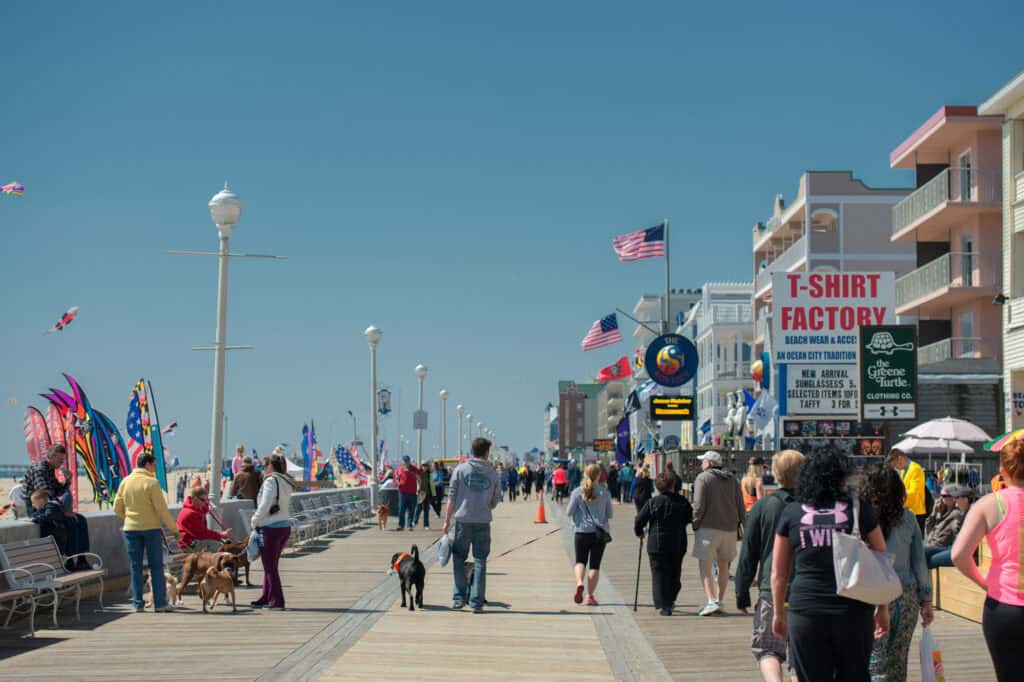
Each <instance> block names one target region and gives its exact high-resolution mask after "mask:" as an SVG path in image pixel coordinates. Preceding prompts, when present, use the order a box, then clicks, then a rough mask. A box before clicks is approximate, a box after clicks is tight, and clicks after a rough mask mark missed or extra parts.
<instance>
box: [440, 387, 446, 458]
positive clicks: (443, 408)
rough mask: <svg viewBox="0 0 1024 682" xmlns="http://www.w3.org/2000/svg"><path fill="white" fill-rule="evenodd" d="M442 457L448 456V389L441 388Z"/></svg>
mask: <svg viewBox="0 0 1024 682" xmlns="http://www.w3.org/2000/svg"><path fill="white" fill-rule="evenodd" d="M440 395H441V459H447V458H448V434H447V429H448V409H447V407H446V403H447V402H448V391H446V390H445V389H443V388H442V389H441V393H440Z"/></svg>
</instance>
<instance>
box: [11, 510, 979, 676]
mask: <svg viewBox="0 0 1024 682" xmlns="http://www.w3.org/2000/svg"><path fill="white" fill-rule="evenodd" d="M535 508H536V503H528V504H526V503H522V502H517V503H515V504H505V505H502V506H500V507H499V508H498V510H497V512H496V519H495V525H494V528H493V541H492V552H491V560H490V562H489V577H488V587H487V593H488V599H489V602H490V603H489V605H488V608H487V609H486V611H485V613H483V614H479V615H476V614H473V613H471V612H469V611H468V610H465V611H460V612H453V611H451V610H450V609H449V606H450V604H451V591H452V581H451V573H450V568H449V569H441V568H440V567H438V566H436V565H434V562H433V555H434V553H433V551H432V550H430V549H428V547H429V546H430V545H431V543H432V542H433V541H434V540H436V539H437V537H438V535H439V524H437V522H436V521H434V526H433V528H432V530H431V531H429V532H428V531H423V530H422V529H417V530H416V531H415V532H414V533H408V532H403V533H397V532H392V531H388V532H385V533H380V532H379V531H378V530H377V529H376V527H373V528H370V527H369V526H364V527H362V528H360V529H356V530H354V531H352V532H346V533H339V534H337V535H336V537H334V538H330V539H326V540H324V541H322V542H319V543H317V544H315V545H314V546H311V547H309V548H308V549H305V550H303V551H298V552H289V553H288V554H286V558H285V559H284V561H283V562H282V575H283V579H284V583H285V594H286V597H287V603H288V610H287V611H283V612H272V611H265V610H252V609H250V608H249V607H248V602H249V601H251V600H253V599H255V598H256V596H257V595H258V588H248V589H246V588H242V589H241V590H240V591H239V592H238V597H239V604H240V607H239V611H238V612H237V613H231V611H230V610H229V609H228V610H223V609H222V607H220V606H218V610H217V612H216V613H212V614H207V615H204V614H203V613H202V612H201V610H200V609H199V608H198V607H199V602H198V598H197V597H196V596H195V595H194V594H191V593H190V594H188V595H186V597H185V604H186V608H185V610H182V611H179V612H176V613H170V614H154V613H143V614H136V613H133V612H131V609H130V607H129V604H128V603H127V601H126V600H125V598H124V595H116V596H113V597H111V598H110V599H108V604H113V606H110V607H108V610H107V612H105V613H102V614H101V613H94V612H92V608H93V606H94V602H86V603H84V604H83V618H82V622H81V623H75V621H74V614H73V611H72V610H70V609H65V610H63V611H62V617H61V622H62V627H61V628H60V629H52V628H47V627H46V625H47V623H48V621H47V620H46V617H45V614H43V613H40V614H38V618H37V625H38V626H39V627H40V628H41V629H40V630H39V631H38V634H37V637H36V638H35V639H34V640H33V639H22V638H20V637H19V635H20V634H21V633H22V632H23V631H24V626H23V624H19V623H15V624H14V626H13V627H12V629H11V630H10V631H6V632H4V631H0V678H2V679H30V680H60V681H61V682H63V681H64V680H67V679H75V680H103V681H104V682H106V681H107V680H110V679H120V680H165V679H167V680H169V679H230V680H256V679H263V680H312V679H324V680H370V679H374V680H377V679H390V678H396V679H403V678H410V677H411V678H413V679H422V680H432V679H450V680H459V679H467V680H469V679H498V680H532V679H537V680H540V679H545V680H550V679H566V680H665V679H678V680H744V681H746V680H756V679H758V676H757V674H756V671H755V668H754V662H753V659H752V658H751V657H750V653H749V642H750V624H751V620H750V617H747V616H741V615H737V614H735V612H733V613H732V614H730V615H728V616H725V617H714V618H699V617H697V616H696V615H694V614H696V612H697V610H698V609H699V607H700V605H701V602H702V597H701V596H700V595H701V591H700V589H699V586H698V580H697V571H696V562H695V561H694V560H693V559H691V558H690V557H687V559H686V560H685V562H684V570H683V575H684V581H683V582H684V586H683V592H682V595H681V599H680V602H681V609H680V611H679V612H678V613H677V615H676V616H674V617H672V618H664V617H661V616H657V615H655V614H654V611H653V608H652V607H651V605H650V587H649V575H650V574H649V569H648V566H647V562H646V555H645V556H644V561H643V565H642V569H641V585H640V610H639V611H638V612H637V613H636V614H633V612H632V602H633V588H634V579H635V576H636V565H637V564H636V562H637V549H638V543H637V542H636V540H635V539H634V538H633V536H632V530H631V528H630V526H631V523H632V506H630V505H623V506H616V507H615V511H616V513H617V516H616V518H615V520H614V528H613V530H614V535H615V541H614V542H613V543H612V544H611V545H610V546H609V548H608V551H607V553H606V560H605V566H604V570H603V572H602V573H603V576H602V584H601V587H600V589H599V591H598V598H599V600H600V601H601V605H600V606H598V607H589V608H588V607H585V606H577V605H576V604H574V603H572V600H571V595H572V586H573V581H572V576H571V561H570V558H569V555H570V552H569V551H568V550H569V548H570V546H571V536H570V534H569V532H567V530H566V528H565V527H564V526H562V525H561V524H560V521H564V519H563V518H562V516H561V515H560V514H559V513H558V512H557V511H556V510H554V509H552V508H551V507H550V506H549V513H548V519H549V521H551V523H549V524H548V525H546V526H540V525H535V524H534V523H533V519H534V512H535ZM392 523H393V521H392ZM557 529H561V530H557ZM552 531H555V532H553V533H552ZM530 540H534V541H533V542H530V543H529V544H526V545H524V546H520V545H523V543H526V542H527V541H530ZM413 542H416V543H417V544H418V545H419V546H420V548H421V550H422V554H423V558H424V559H425V560H426V561H427V564H428V577H427V585H426V591H425V597H426V600H425V601H426V608H424V609H423V610H422V611H419V610H418V611H416V612H415V613H410V612H409V611H407V610H403V609H401V608H399V606H398V588H397V582H396V580H397V579H396V578H395V577H393V576H392V577H388V576H386V575H385V570H386V568H387V561H388V559H389V558H390V557H391V555H392V554H393V553H394V552H396V551H401V550H406V549H408V547H409V545H410V544H412V543H413ZM513 548H515V549H513ZM509 549H512V550H513V551H511V552H508V553H507V554H504V555H503V556H499V555H502V553H503V552H505V551H506V550H509ZM261 579H262V574H261V572H260V571H259V570H258V568H255V569H254V571H253V580H254V582H258V581H260V580H261ZM731 604H734V602H733V599H732V597H731V595H730V597H729V598H728V599H727V603H726V605H727V606H729V605H731ZM731 610H733V611H734V609H731ZM935 634H936V636H937V638H938V640H939V642H940V644H941V645H942V647H943V654H944V658H945V661H946V670H947V679H950V680H971V681H972V682H973V681H977V680H982V681H983V680H991V679H994V676H993V674H992V672H991V668H990V664H989V661H988V655H987V652H986V651H985V646H984V642H983V640H982V637H981V628H980V626H979V625H977V624H975V623H972V622H970V621H966V620H963V619H960V618H957V617H954V616H949V615H947V614H939V615H938V617H937V618H936V624H935ZM912 657H914V658H913V659H912V660H916V645H915V649H914V650H912ZM910 670H911V679H918V676H917V665H916V663H914V662H912V664H911V666H910Z"/></svg>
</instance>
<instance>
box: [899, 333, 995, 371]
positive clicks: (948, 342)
mask: <svg viewBox="0 0 1024 682" xmlns="http://www.w3.org/2000/svg"><path fill="white" fill-rule="evenodd" d="M998 343H999V340H998V339H995V340H992V339H982V338H978V337H960V336H955V337H952V338H949V339H943V340H942V341H937V342H936V343H931V344H928V345H927V346H921V347H920V348H918V349H917V364H918V365H919V366H920V367H921V370H922V371H927V372H938V371H947V372H948V371H956V370H960V371H965V372H998V371H999V355H1000V350H1001V349H1000V348H998V347H997V344H998Z"/></svg>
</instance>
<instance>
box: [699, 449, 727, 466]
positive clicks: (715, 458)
mask: <svg viewBox="0 0 1024 682" xmlns="http://www.w3.org/2000/svg"><path fill="white" fill-rule="evenodd" d="M697 459H699V460H700V461H702V462H714V463H715V464H721V463H722V456H721V455H720V454H718V453H717V452H715V451H714V450H708V451H707V452H705V453H704V454H703V455H701V456H700V457H698V458H697Z"/></svg>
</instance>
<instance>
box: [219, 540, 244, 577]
mask: <svg viewBox="0 0 1024 682" xmlns="http://www.w3.org/2000/svg"><path fill="white" fill-rule="evenodd" d="M248 545H249V541H248V540H244V541H242V542H225V543H224V544H223V545H221V546H220V549H219V550H217V551H218V552H227V553H228V554H231V555H232V556H234V557H235V559H237V565H236V568H235V585H241V584H242V569H243V568H244V569H245V586H246V587H252V583H251V582H249V557H248V556H246V554H245V548H246V547H247V546H248Z"/></svg>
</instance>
